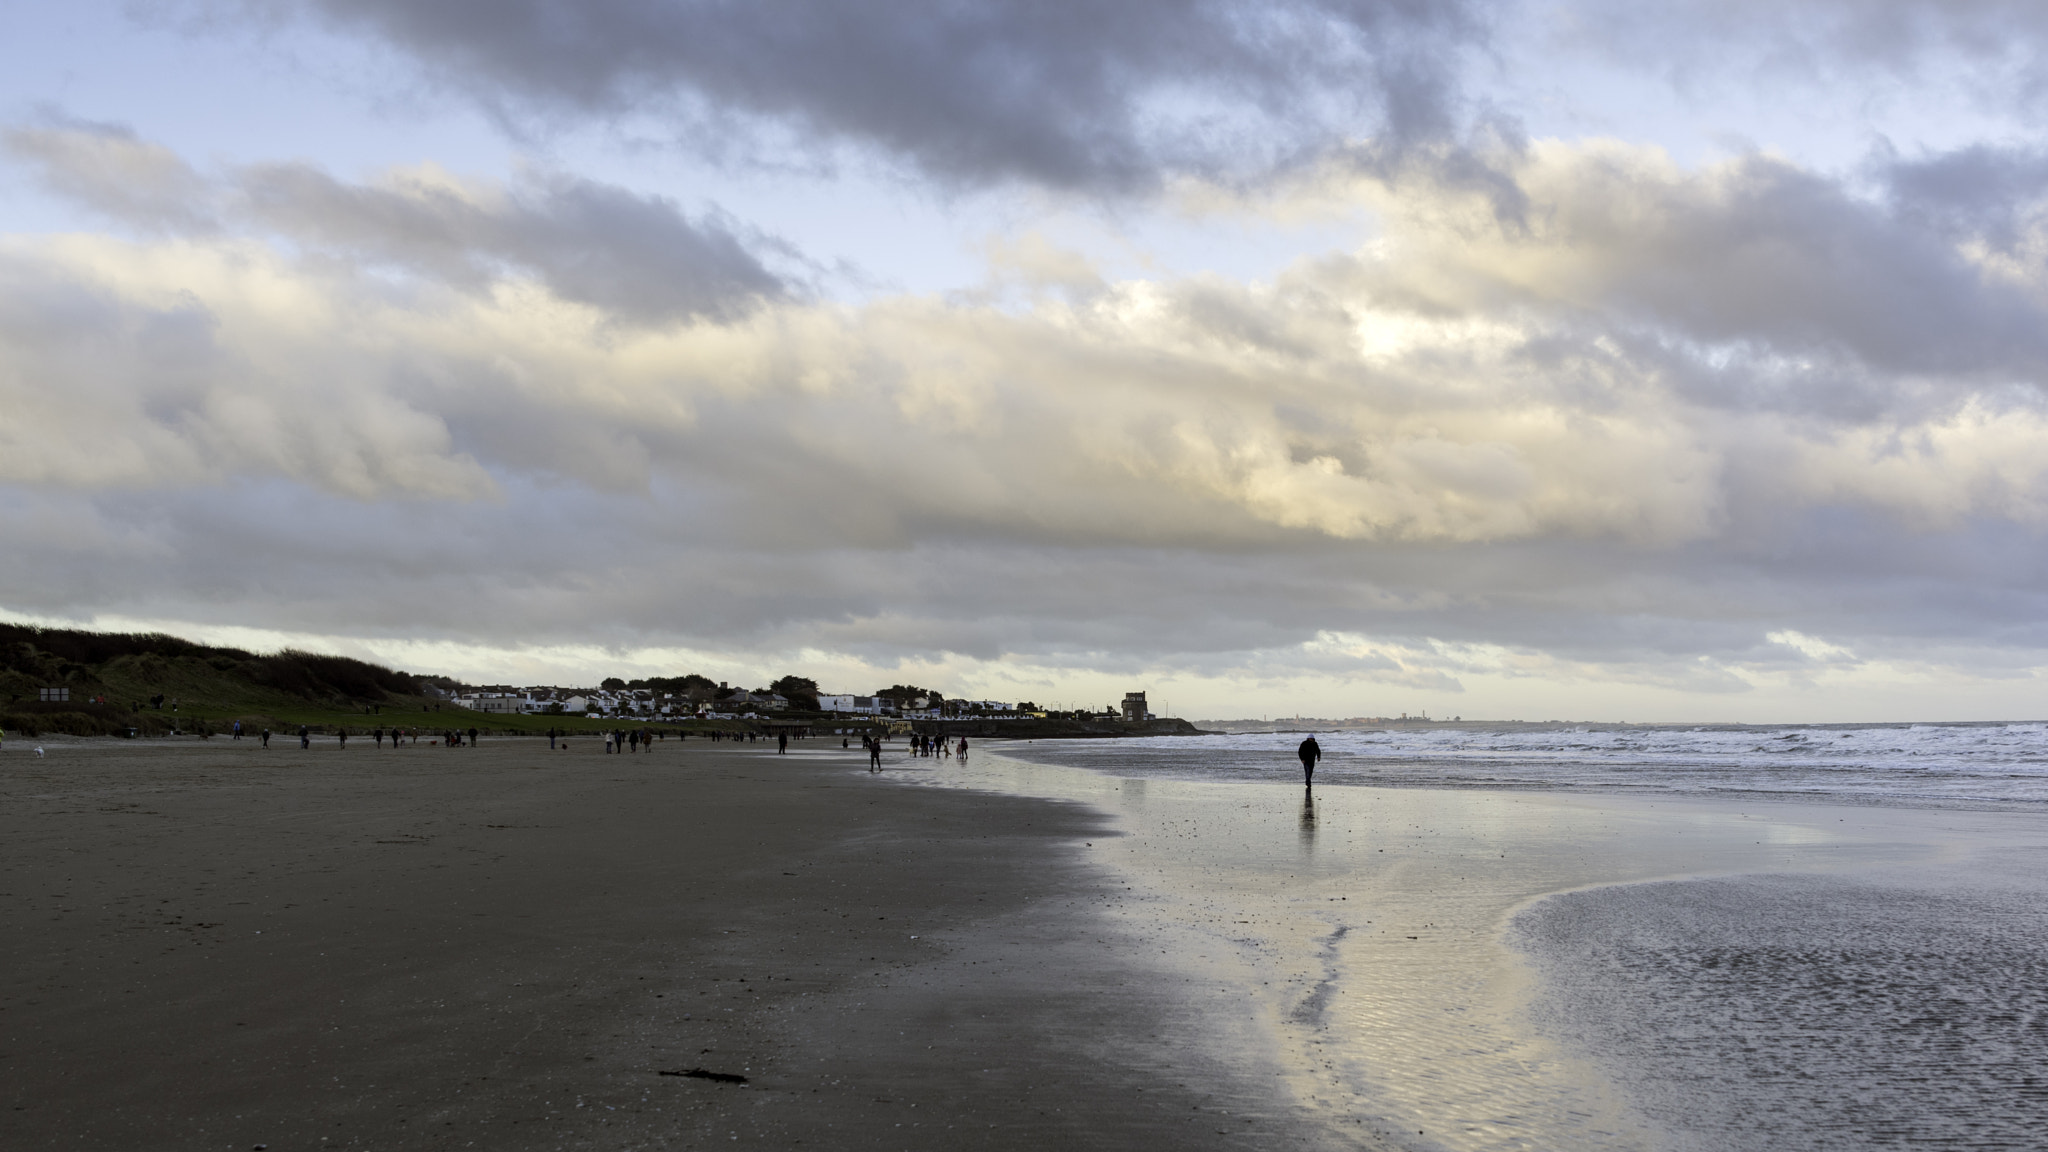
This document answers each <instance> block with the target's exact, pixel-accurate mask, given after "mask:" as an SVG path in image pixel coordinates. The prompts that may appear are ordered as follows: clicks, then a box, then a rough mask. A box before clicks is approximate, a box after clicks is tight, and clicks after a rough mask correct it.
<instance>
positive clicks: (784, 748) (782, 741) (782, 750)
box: [775, 732, 789, 756]
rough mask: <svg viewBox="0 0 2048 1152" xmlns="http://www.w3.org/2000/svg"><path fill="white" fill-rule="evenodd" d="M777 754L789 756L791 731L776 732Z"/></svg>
mask: <svg viewBox="0 0 2048 1152" xmlns="http://www.w3.org/2000/svg"><path fill="white" fill-rule="evenodd" d="M775 754H776V755H777V756H787V755H788V754H789V733H787V732H777V733H776V734H775Z"/></svg>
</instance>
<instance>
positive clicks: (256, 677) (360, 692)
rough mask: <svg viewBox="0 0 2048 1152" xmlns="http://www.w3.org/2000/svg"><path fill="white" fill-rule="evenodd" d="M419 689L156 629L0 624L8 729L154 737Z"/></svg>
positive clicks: (361, 671) (359, 705)
mask: <svg viewBox="0 0 2048 1152" xmlns="http://www.w3.org/2000/svg"><path fill="white" fill-rule="evenodd" d="M43 688H68V689H70V691H71V699H70V701H69V702H68V703H44V702H40V701H39V700H38V699H37V696H38V690H39V689H43ZM420 692H421V685H420V683H419V681H418V680H417V679H415V678H414V677H412V676H411V675H408V674H407V673H404V672H395V671H393V670H391V669H389V668H385V667H382V666H380V665H376V664H371V663H369V662H367V661H363V660H355V659H351V658H349V657H347V656H321V655H316V654H314V653H311V652H294V651H284V652H279V653H276V654H274V655H269V656H259V655H257V654H255V653H253V652H244V651H242V650H241V649H239V648H214V647H210V646H208V645H205V644H195V643H193V642H192V641H190V640H181V639H179V638H177V637H176V636H166V635H163V634H161V633H148V634H135V633H120V632H83V631H76V630H72V629H64V628H35V627H29V626H26V625H19V624H0V728H6V729H8V730H11V731H19V732H24V733H34V732H39V731H40V732H65V733H69V734H72V735H77V736H92V735H104V734H111V733H115V732H120V731H125V730H126V729H128V728H130V727H134V728H139V729H141V730H142V731H143V733H144V734H156V733H159V732H164V731H169V730H170V729H171V727H172V726H173V725H175V724H177V723H179V722H181V721H183V722H188V723H189V722H193V721H194V719H195V718H197V717H202V716H211V717H216V718H220V717H229V716H239V715H241V714H244V713H247V714H250V715H252V716H259V715H267V714H272V713H276V714H283V713H287V712H292V713H296V712H302V711H304V710H305V709H306V708H307V707H309V706H310V707H314V708H318V709H321V710H323V711H335V712H341V711H348V712H355V711H360V710H361V709H363V708H366V707H372V706H376V705H382V704H412V703H413V702H414V701H416V700H417V699H418V697H419V696H420ZM157 697H162V698H163V700H162V702H161V706H158V704H156V703H153V701H155V699H156V698H157ZM102 699H103V700H104V702H103V703H102V702H99V701H100V700H102ZM174 709H175V710H174Z"/></svg>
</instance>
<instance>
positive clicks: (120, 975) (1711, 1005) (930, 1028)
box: [0, 740, 2048, 1152]
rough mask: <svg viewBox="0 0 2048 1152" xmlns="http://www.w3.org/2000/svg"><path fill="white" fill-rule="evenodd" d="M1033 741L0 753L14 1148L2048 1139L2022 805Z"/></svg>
mask: <svg viewBox="0 0 2048 1152" xmlns="http://www.w3.org/2000/svg"><path fill="white" fill-rule="evenodd" d="M898 748H899V749H900V745H899V746H898ZM1007 751H1008V752H1009V753H1010V754H1009V755H996V754H992V753H991V751H990V747H989V746H984V747H983V748H981V749H979V750H977V752H976V754H975V756H974V758H973V760H972V761H971V762H969V763H967V764H960V763H957V762H953V761H947V760H930V759H911V758H907V757H905V756H903V754H902V753H901V751H900V750H892V752H891V755H890V758H889V764H890V767H889V769H888V771H886V772H884V773H882V774H880V775H871V774H869V773H868V772H867V771H866V770H865V757H864V756H861V755H859V754H858V751H857V750H855V751H854V752H842V751H841V750H840V749H839V748H838V747H837V742H836V741H822V740H821V741H812V742H809V743H808V744H806V743H801V742H800V743H799V744H797V745H794V746H793V747H792V752H791V754H790V755H788V756H777V755H776V754H775V752H774V749H773V747H772V746H769V745H765V744H757V745H732V744H726V745H711V744H704V743H700V742H696V741H691V742H688V743H675V742H665V743H663V744H660V745H657V747H656V750H655V751H654V752H652V753H649V754H643V755H629V756H605V755H603V754H601V752H600V750H599V745H598V744H597V743H596V742H595V741H578V742H576V744H575V746H574V747H572V748H570V749H569V750H567V751H561V752H553V753H551V752H549V751H548V750H547V748H546V746H545V742H543V741H512V740H508V741H503V742H489V741H487V742H486V743H485V744H484V745H483V746H482V747H481V748H478V749H440V748H429V747H426V746H418V747H409V748H406V749H402V750H398V751H392V750H390V749H385V750H381V751H380V750H378V749H375V748H373V747H367V746H363V747H352V748H350V749H349V750H348V751H346V752H340V751H337V750H335V749H334V748H333V747H332V746H331V745H327V746H316V747H315V748H314V750H312V751H311V752H303V753H302V752H300V751H299V750H298V749H297V748H295V747H292V748H285V749H273V750H271V751H270V752H268V753H265V752H263V751H261V750H260V749H257V748H255V747H254V746H253V745H252V744H250V743H249V742H246V741H245V742H243V744H241V745H234V744H231V743H225V742H222V741H218V740H216V741H212V742H209V743H204V744H202V743H199V742H186V743H182V744H172V743H160V744H129V743H122V742H70V743H65V744H52V745H51V750H50V755H49V756H48V757H47V758H45V759H41V760H36V759H32V758H30V757H29V756H27V755H26V754H25V753H24V751H23V750H22V748H21V747H20V746H19V745H17V744H16V743H14V742H10V744H9V747H8V749H7V750H6V753H5V755H4V759H0V789H4V793H0V800H4V805H0V844H4V845H5V848H4V855H0V909H4V912H5V917H6V923H7V924H8V926H9V931H8V932H7V933H6V934H5V939H4V943H0V949H4V957H5V963H4V966H0V967H4V973H5V981H6V982H5V986H4V987H0V1022H4V1023H0V1036H4V1042H0V1061H4V1064H0V1066H4V1068H5V1069H6V1085H7V1087H6V1098H5V1101H4V1107H5V1109H6V1110H5V1112H4V1113H0V1136H4V1138H5V1143H6V1145H7V1146H8V1147H30V1148H57V1147H96V1148H104V1147H122V1148H222V1149H233V1148H253V1147H256V1146H258V1145H265V1146H267V1147H269V1148H277V1149H284V1148H319V1147H380V1148H391V1147H421V1148H424V1147H435V1148H440V1147H469V1146H472V1145H474V1146H476V1147H490V1148H499V1147H507V1148H529V1147H530V1148H541V1147H549V1148H554V1147H570V1148H574V1147H604V1148H631V1147H700V1146H708V1145H711V1144H717V1145H719V1146H721V1147H724V1146H734V1145H741V1144H756V1145H759V1144H767V1145H771V1146H775V1147H792V1146H797V1145H806V1146H824V1147H835V1148H837V1147H846V1148H869V1147H873V1148H885V1147H886V1148H956V1147H986V1148H1025V1147H1030V1148H1044V1147H1058V1148H1110V1147H1118V1148H1123V1147H1132V1146H1154V1147H1176V1148H1203V1147H1217V1148H1226V1147H1230V1148H1250V1147H1258V1148H1272V1147H1303V1148H1407V1149H1418V1150H1419V1149H1459V1150H1475V1152H1476V1150H1490V1149H1548V1148H1566V1147H1569V1148H1574V1149H1645V1150H1647V1149H1702V1150H1704V1149H1758V1150H1763V1149H1770V1148H1784V1147H1813V1148H1843V1149H1850V1148H1867V1147H1882V1146H1896V1145H1900V1144H1906V1145H1910V1146H1915V1147H2037V1146H2039V1145H2038V1144H2037V1143H2032V1142H2031V1141H2033V1140H2034V1137H2033V1135H2032V1132H2033V1130H2034V1128H2035V1127H2036V1126H2035V1125H2033V1124H2032V1120H2031V1117H2032V1116H2033V1115H2034V1112H2035V1109H2036V1107H2037V1104H2038V1089H2037V1088H2036V1087H2035V1086H2034V1082H2033V1081H2032V1080H2031V1079H2029V1077H2030V1076H2031V1075H2032V1074H2031V1072H2030V1071H2028V1070H2029V1069H2031V1068H2034V1067H2038V1065H2039V1060H2038V1057H2041V1056H2043V1055H2044V1054H2048V1044H2044V1037H2043V1035H2042V1033H2041V1029H2039V1028H2038V1027H2036V1026H2035V1025H2034V1024H2032V1023H2031V1021H2035V1020H2039V1019H2042V1018H2044V1015H2043V1013H2042V1008H2043V1003H2042V1001H2043V993H2042V991H2041V989H2042V988H2043V986H2044V984H2043V982H2042V981H2041V980H2039V979H2037V978H2036V977H2038V976H2039V975H2040V971H2041V968H2042V964H2043V960H2042V957H2043V941H2044V939H2048V931H2044V924H2043V917H2042V915H2041V914H2040V913H2039V912H2038V911H2036V909H2038V908H2039V907H2041V905H2042V902H2041V900H2040V896H2041V895H2042V893H2043V891H2044V888H2048V883H2044V871H2048V869H2044V866H2043V862H2042V859H2041V858H2042V857H2043V855H2044V853H2043V852H2042V851H2041V839H2040V837H2039V835H2038V832H2037V830H2036V827H2035V822H2034V820H2033V818H2032V816H2031V815H2030V814H2012V813H1996V812H1972V811H1935V810H1923V809H1913V808H1896V807H1882V806H1872V805H1854V806H1840V805H1835V806H1831V805H1825V804H1813V803H1769V802H1757V801H1753V800H1743V801H1714V800H1701V799H1683V798H1670V797H1660V798H1645V797H1620V796H1605V795H1586V794H1578V795H1542V794H1536V793H1530V792H1518V791H1505V790H1488V789H1455V790H1444V789H1428V788H1370V787H1357V786H1347V787H1325V788H1319V789H1318V790H1317V792H1316V795H1315V796H1314V797H1313V798H1312V799H1311V798H1307V797H1305V796H1304V795H1303V792H1302V789H1301V788H1300V787H1299V785H1298V783H1292V782H1290V781H1288V780H1286V779H1284V778H1276V779H1275V780H1273V781H1270V782H1258V781H1251V780H1243V779H1235V780H1219V781H1209V780H1185V779H1158V778H1153V779H1145V778H1139V777H1134V776H1129V775H1118V774H1116V773H1114V772H1105V771H1089V770H1085V769H1080V768H1075V767H1071V766H1061V765H1057V764H1047V763H1034V762H1032V761H1030V760H1029V759H1027V758H1028V757H1030V756H1032V755H1033V754H1034V752H1035V749H1034V747H1033V746H1025V745H1013V746H1009V747H1008V748H1007ZM692 1072H697V1073H711V1074H715V1076H717V1077H744V1078H745V1083H744V1084H741V1083H738V1082H736V1081H733V1080H729V1079H717V1078H704V1077H703V1076H691V1075H676V1073H692Z"/></svg>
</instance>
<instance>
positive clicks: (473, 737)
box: [465, 728, 476, 748]
mask: <svg viewBox="0 0 2048 1152" xmlns="http://www.w3.org/2000/svg"><path fill="white" fill-rule="evenodd" d="M465 747H469V748H474V747H476V729H474V728H471V729H470V730H469V743H468V744H467V745H465Z"/></svg>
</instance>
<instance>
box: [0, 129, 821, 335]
mask: <svg viewBox="0 0 2048 1152" xmlns="http://www.w3.org/2000/svg"><path fill="white" fill-rule="evenodd" d="M0 144H4V146H5V147H6V149H7V151H9V152H10V153H12V154H13V155H14V156H15V157H16V158H17V159H18V160H21V161H24V162H26V163H28V164H29V165H30V166H32V167H33V168H34V170H35V171H36V173H37V175H38V176H39V177H40V178H41V180H42V182H43V184H44V185H45V186H46V187H48V188H49V189H51V190H52V191H54V192H57V193H59V194H60V195H63V196H65V197H67V198H69V199H71V200H74V201H76V202H78V203H81V204H83V205H85V206H87V207H89V208H92V209H94V210H95V211H98V212H100V213H102V214H104V215H106V216H109V217H111V218H113V219H114V220H116V221H119V222H120V223H122V224H124V225H128V226H131V227H135V228H140V229H143V230H145V231H147V232H153V233H168V234H173V235H183V236H194V237H199V236H208V235H210V234H212V233H216V232H222V231H229V230H232V231H235V232H238V233H243V234H253V235H258V236H262V235H270V236H276V237H281V238H284V239H286V240H288V241H289V242H290V243H291V244H293V245H294V246H296V247H298V248H300V249H303V250H313V251H320V252H325V253H328V254H331V255H335V256H339V257H342V258H345V259H349V260H352V261H355V262H359V263H363V264H368V265H378V266H384V267H389V268H397V269H403V270H409V271H415V272H419V273H422V274H425V275H426V276H428V277H430V278H431V279H432V280H434V281H435V282H436V283H439V284H443V285H450V286H458V287H463V288H467V289H470V290H483V289H487V288H489V287H490V286H492V285H495V284H498V283H500V282H501V281H503V280H505V279H506V278H507V277H508V276H510V277H515V278H530V279H533V280H537V281H538V282H540V283H541V284H543V285H545V286H546V287H547V289H548V290H549V291H550V292H551V293H553V294H554V295H556V296H558V297H560V298H561V299H564V300H569V301H574V302H577V303H580V304H588V305H592V306H594V307H597V308H601V309H603V310H605V312H606V313H607V314H608V315H610V316H613V317H615V318H617V319H619V320H621V321H624V322H627V323H634V324H658V323H666V322H671V321H675V320H679V319H688V318H692V317H730V316H733V315H735V314H737V313H740V312H744V311H746V310H747V309H749V308H751V307H753V306H754V305H755V304H757V303H758V302H760V301H762V300H765V299H774V298H776V297H779V296H782V295H784V294H785V293H787V292H788V291H789V290H790V286H789V284H788V283H787V282H786V281H785V280H784V279H783V278H782V277H780V276H778V275H777V274H776V273H774V272H771V271H770V270H769V269H768V268H767V266H766V265H765V264H764V263H763V260H762V257H761V256H760V255H758V254H757V252H758V251H767V252H771V253H786V252H787V251H788V250H787V246H786V245H782V244H781V243H780V242H779V241H777V240H775V239H774V238H772V237H766V236H762V235H758V234H749V233H748V232H747V230H745V229H744V228H742V227H740V226H738V225H736V224H734V223H733V222H731V221H729V220H727V219H725V218H723V217H722V216H720V215H718V214H716V213H712V214H707V215H704V216H700V217H698V218H696V219H691V218H690V217H689V216H688V215H686V214H685V213H684V212H683V211H682V210H681V208H680V207H679V206H677V205H676V204H675V203H674V202H672V201H670V200H668V199H666V198H664V197H659V196H647V195H642V194H639V193H636V192H632V191H629V190H627V189H624V188H620V187H617V186H615V185H608V184H601V183H597V182H594V181H590V180H585V179H580V178H577V177H573V176H567V175H562V174H557V173H547V172H534V173H531V174H530V175H529V177H528V178H527V180H526V181H525V182H524V183H523V184H520V185H517V186H513V187H509V188H508V187H499V186H494V185H489V184H484V183H477V182H464V181H462V180H459V179H457V178H455V177H453V176H451V175H449V174H448V173H446V172H444V171H441V170H440V169H438V168H435V167H433V166H431V165H427V166H421V167H417V168H412V169H401V170H396V171H391V172H388V173H385V174H384V175H383V177H382V178H381V179H380V180H378V181H377V182H374V183H369V184H353V183H348V182H344V181H342V180H338V179H336V178H335V177H333V176H332V175H329V174H328V173H326V172H324V171H321V170H320V169H318V168H316V167H314V166H312V165H309V164H261V165H250V166H245V167H241V168H237V169H234V170H231V171H229V172H227V173H225V174H224V175H221V176H218V177H208V176H205V175H202V174H201V173H199V172H198V171H196V170H195V169H194V168H192V167H191V166H190V165H189V164H187V163H186V162H185V161H184V160H182V159H181V158H179V157H178V156H176V155H174V154H173V153H171V152H170V151H169V150H167V149H165V148H163V147H162V146H160V145H156V144H152V143H149V142H147V141H144V140H141V139H139V138H137V137H136V136H134V134H133V133H131V132H129V131H127V130H126V129H121V128H117V127H109V126H105V125H92V124H80V123H77V122H72V121H65V120H61V119H55V120H53V122H51V123H48V124H45V125H42V126H37V127H19V128H14V129H11V130H9V131H8V132H6V133H5V134H4V136H0ZM226 221H232V222H233V226H232V228H230V227H229V225H228V224H226V223H224V222H226Z"/></svg>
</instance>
